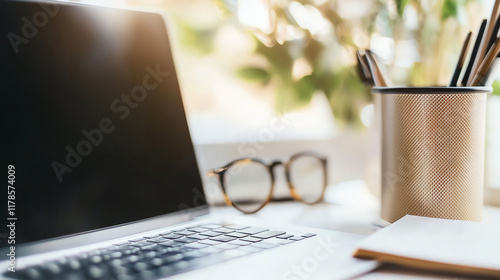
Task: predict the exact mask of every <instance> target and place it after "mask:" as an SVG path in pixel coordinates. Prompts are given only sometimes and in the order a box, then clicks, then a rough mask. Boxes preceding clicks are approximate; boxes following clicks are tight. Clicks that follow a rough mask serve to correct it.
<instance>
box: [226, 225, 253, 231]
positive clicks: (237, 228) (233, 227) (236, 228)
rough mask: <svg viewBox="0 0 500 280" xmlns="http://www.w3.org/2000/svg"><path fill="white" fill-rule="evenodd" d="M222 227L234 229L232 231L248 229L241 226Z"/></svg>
mask: <svg viewBox="0 0 500 280" xmlns="http://www.w3.org/2000/svg"><path fill="white" fill-rule="evenodd" d="M224 227H225V228H229V229H234V230H241V229H245V228H249V226H242V225H227V226H224Z"/></svg>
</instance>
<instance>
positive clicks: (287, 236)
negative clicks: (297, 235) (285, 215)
mask: <svg viewBox="0 0 500 280" xmlns="http://www.w3.org/2000/svg"><path fill="white" fill-rule="evenodd" d="M290 237H293V234H282V235H280V236H276V238H280V239H288V238H290Z"/></svg>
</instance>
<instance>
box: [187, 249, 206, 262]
mask: <svg viewBox="0 0 500 280" xmlns="http://www.w3.org/2000/svg"><path fill="white" fill-rule="evenodd" d="M182 255H183V259H184V260H186V259H193V258H201V257H204V256H206V255H208V253H205V252H201V251H199V250H195V251H191V252H187V253H184V254H182Z"/></svg>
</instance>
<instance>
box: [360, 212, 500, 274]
mask: <svg viewBox="0 0 500 280" xmlns="http://www.w3.org/2000/svg"><path fill="white" fill-rule="evenodd" d="M354 256H355V257H360V258H370V259H376V260H379V261H381V262H388V263H394V264H399V265H404V266H410V267H416V268H425V269H430V270H438V271H448V272H458V273H467V274H474V275H486V276H494V277H500V231H499V230H498V229H493V228H491V227H487V226H486V225H485V224H482V223H479V222H469V221H458V220H445V219H436V218H426V217H418V216H410V215H407V216H405V217H403V218H401V219H400V220H398V221H396V222H395V223H393V224H391V225H389V226H387V227H386V228H384V229H381V230H379V231H378V232H376V233H374V234H373V235H371V236H369V237H367V238H366V239H364V240H363V241H361V242H360V243H359V245H358V250H357V251H356V252H355V253H354Z"/></svg>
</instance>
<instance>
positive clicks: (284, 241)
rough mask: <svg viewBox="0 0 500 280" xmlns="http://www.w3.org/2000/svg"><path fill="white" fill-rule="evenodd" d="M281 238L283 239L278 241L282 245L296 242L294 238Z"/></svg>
mask: <svg viewBox="0 0 500 280" xmlns="http://www.w3.org/2000/svg"><path fill="white" fill-rule="evenodd" d="M280 240H281V241H279V242H278V243H279V244H280V245H286V244H290V243H293V242H294V241H293V240H288V239H280Z"/></svg>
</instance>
